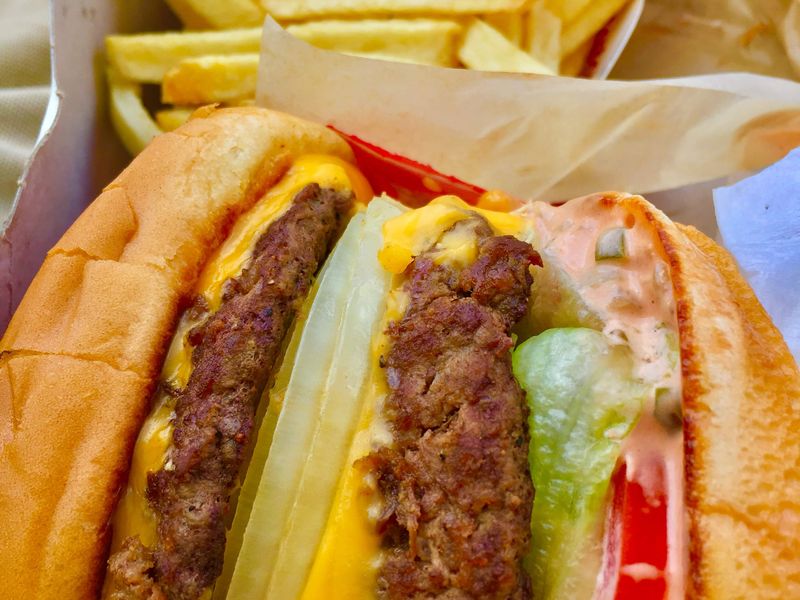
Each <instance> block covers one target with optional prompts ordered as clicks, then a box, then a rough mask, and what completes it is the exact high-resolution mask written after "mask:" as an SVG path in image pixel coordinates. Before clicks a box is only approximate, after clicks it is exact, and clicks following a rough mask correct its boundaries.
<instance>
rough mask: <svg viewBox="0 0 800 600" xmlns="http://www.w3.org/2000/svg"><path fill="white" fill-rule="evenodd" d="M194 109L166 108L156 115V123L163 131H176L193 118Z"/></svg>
mask: <svg viewBox="0 0 800 600" xmlns="http://www.w3.org/2000/svg"><path fill="white" fill-rule="evenodd" d="M194 111H195V109H194V108H166V109H164V110H160V111H158V112H157V113H156V123H158V126H159V127H160V128H161V129H162V130H163V131H174V130H175V129H177V128H178V127H180V126H181V125H183V124H184V123H186V121H188V120H189V117H191V116H192V113H193V112H194Z"/></svg>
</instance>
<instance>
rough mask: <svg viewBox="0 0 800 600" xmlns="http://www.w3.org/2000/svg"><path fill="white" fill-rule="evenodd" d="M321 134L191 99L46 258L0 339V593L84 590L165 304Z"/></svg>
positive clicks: (319, 146)
mask: <svg viewBox="0 0 800 600" xmlns="http://www.w3.org/2000/svg"><path fill="white" fill-rule="evenodd" d="M306 153H327V154H333V155H336V156H339V157H342V158H345V159H352V155H351V151H350V149H349V147H348V146H347V144H346V143H345V142H344V141H343V140H341V138H339V137H338V136H336V135H335V134H334V133H333V132H331V131H330V130H328V129H326V128H324V127H322V126H319V125H315V124H311V123H308V122H305V121H301V120H299V119H295V118H293V117H290V116H288V115H283V114H281V113H276V112H272V111H267V110H265V109H259V108H235V109H222V110H214V109H211V108H208V109H200V110H199V111H197V112H196V113H195V115H194V116H193V118H192V119H191V120H190V121H189V122H188V123H186V124H185V125H184V126H183V127H181V128H179V129H177V130H176V131H174V132H171V133H167V134H164V135H162V136H159V137H158V138H156V139H155V140H154V141H153V142H152V143H151V145H150V146H149V147H148V148H147V149H146V150H145V151H144V152H143V153H142V154H140V155H139V156H138V157H137V158H136V159H135V160H134V161H133V162H132V163H131V165H130V166H129V167H128V168H127V169H125V171H123V172H122V174H120V176H119V177H117V179H116V180H114V182H112V183H111V184H110V185H109V186H108V187H107V188H106V189H105V190H104V191H103V193H102V194H101V195H100V196H99V197H98V198H97V199H96V200H95V201H94V202H93V203H92V204H91V205H90V206H89V207H88V208H87V209H86V210H85V211H84V213H83V214H82V215H81V216H80V217H79V218H78V219H77V221H76V222H75V223H74V224H73V225H72V227H70V229H69V230H68V231H67V232H66V233H65V234H64V236H63V237H62V238H61V240H60V241H59V242H58V243H57V244H56V245H55V246H54V247H53V249H52V250H51V251H50V252H49V253H48V255H47V258H46V259H45V262H44V264H43V265H42V267H41V269H40V271H39V273H38V274H37V275H36V277H35V278H34V280H33V282H32V283H31V286H30V288H29V290H28V292H27V293H26V295H25V297H24V298H23V300H22V302H21V304H20V306H19V308H18V309H17V311H16V313H15V315H14V317H13V318H12V320H11V323H10V324H9V326H8V329H7V331H6V333H5V335H4V337H3V338H2V340H0V564H2V565H4V567H3V572H4V577H3V586H2V587H3V597H6V598H37V599H49V598H61V599H64V598H87V597H95V596H97V594H98V593H99V589H100V586H101V585H102V579H103V575H104V572H105V555H106V552H107V547H108V542H109V533H110V532H109V527H108V524H109V519H110V517H111V513H112V511H113V508H114V505H115V503H116V498H117V494H118V492H119V490H120V488H121V486H122V485H123V484H124V480H125V478H126V476H127V470H128V468H129V463H130V457H131V452H132V448H133V444H134V442H135V439H136V436H137V435H138V432H139V429H140V427H141V424H142V421H143V419H144V417H145V415H146V414H147V412H148V410H149V402H150V395H151V393H152V390H153V385H154V381H155V379H156V377H157V375H158V372H159V370H160V366H161V362H162V361H163V357H164V352H165V346H166V344H167V343H168V340H169V338H170V337H171V334H172V329H173V327H174V323H175V319H176V317H177V314H178V310H179V308H180V306H181V305H182V304H183V303H185V301H186V300H187V296H188V294H189V293H190V291H191V289H192V286H193V283H194V281H195V279H196V278H197V276H198V274H199V270H200V269H201V268H202V266H203V265H204V263H205V262H206V261H207V260H208V258H209V256H210V254H211V252H212V251H213V249H214V248H215V247H217V246H218V245H219V244H220V243H221V241H222V240H223V239H224V237H225V235H226V234H227V231H228V230H229V228H230V226H231V224H232V222H233V221H234V220H235V218H236V217H237V216H238V215H240V214H241V213H243V212H244V211H246V210H247V209H248V208H250V207H251V206H252V205H253V203H254V202H255V201H256V200H257V199H258V198H259V196H260V195H261V194H262V193H263V191H264V190H265V189H267V188H268V187H269V186H270V185H272V184H273V183H274V182H275V181H276V180H277V179H278V178H279V177H280V176H281V175H282V174H283V172H284V171H285V170H286V168H287V167H288V165H289V163H290V162H291V161H292V160H293V159H294V158H295V157H297V156H299V155H301V154H306Z"/></svg>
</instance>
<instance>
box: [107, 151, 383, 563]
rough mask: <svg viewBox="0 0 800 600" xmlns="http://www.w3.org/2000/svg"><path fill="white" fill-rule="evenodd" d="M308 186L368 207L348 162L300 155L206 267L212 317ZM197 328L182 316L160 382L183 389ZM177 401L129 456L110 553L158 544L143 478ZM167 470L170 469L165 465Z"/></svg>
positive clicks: (166, 439) (169, 401)
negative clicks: (132, 540)
mask: <svg viewBox="0 0 800 600" xmlns="http://www.w3.org/2000/svg"><path fill="white" fill-rule="evenodd" d="M310 183H317V184H319V185H320V187H322V188H330V189H334V190H336V191H350V190H352V191H353V192H354V194H355V196H356V200H357V201H358V202H364V203H366V202H368V201H369V200H370V199H371V198H372V190H371V189H370V186H369V183H367V181H366V179H365V178H364V176H363V175H362V174H361V173H360V172H359V171H358V169H356V168H355V167H354V166H353V165H351V164H350V163H348V162H346V161H344V160H342V159H340V158H337V157H335V156H328V155H304V156H301V157H299V158H298V159H297V160H296V161H295V162H294V163H292V165H291V167H290V168H289V170H288V171H287V172H286V174H285V175H284V176H283V178H282V179H281V180H280V181H279V182H278V183H277V184H276V185H275V186H274V187H272V188H271V189H270V190H269V191H268V192H267V193H266V194H265V195H264V197H263V198H261V199H260V200H259V201H258V202H257V203H256V204H255V206H253V208H252V209H250V210H249V211H248V212H247V213H245V214H244V215H243V216H242V217H241V218H239V219H238V220H237V222H236V224H235V225H234V227H233V229H232V231H231V232H230V234H229V236H228V237H227V238H226V240H225V242H224V243H223V244H222V245H221V246H220V247H219V248H218V249H217V250H216V251H215V252H214V254H213V255H212V256H211V259H210V260H209V262H208V263H207V264H206V266H205V267H204V269H203V271H202V273H201V274H200V277H199V278H198V281H197V285H196V287H195V296H202V297H203V298H204V299H205V301H206V304H207V305H208V308H209V311H210V312H211V313H213V312H215V311H216V310H218V309H219V306H220V304H221V301H222V295H223V292H224V285H225V282H227V281H228V280H229V279H232V278H235V277H238V276H239V275H240V274H241V273H242V270H243V269H244V267H245V265H246V264H247V262H248V260H249V259H250V258H251V256H252V253H253V250H254V247H255V244H256V242H257V241H258V239H259V238H260V237H261V236H262V235H263V234H264V233H265V232H266V230H267V228H268V227H269V226H270V225H271V224H272V223H273V222H275V221H276V220H277V219H278V218H279V217H280V216H281V215H283V213H284V212H286V210H287V209H288V208H289V206H290V205H291V203H292V200H293V199H294V197H295V195H296V194H297V193H298V192H299V191H300V190H302V189H303V188H304V187H305V186H307V185H309V184H310ZM196 324H197V323H196V322H195V321H193V320H192V319H191V318H189V316H188V314H184V315H183V316H182V317H181V319H180V321H179V323H178V327H177V328H176V331H175V334H174V336H173V339H172V342H171V343H170V347H169V350H168V351H167V357H166V359H165V360H164V366H163V368H162V374H161V380H162V382H163V383H164V384H166V386H168V387H170V388H172V389H174V390H181V389H183V388H184V387H185V386H186V384H187V382H188V381H189V376H190V375H191V371H192V347H191V345H190V344H189V343H188V340H187V336H188V334H189V331H190V330H191V329H192V327H194V326H195V325H196ZM174 409H175V398H174V397H173V396H171V395H169V394H167V393H165V392H163V391H161V392H159V393H158V394H157V396H156V398H155V401H154V404H153V408H152V410H151V413H150V415H149V416H148V418H147V420H146V421H145V423H144V426H143V427H142V429H141V431H140V432H139V437H138V439H137V441H136V446H135V447H134V451H133V460H132V462H131V471H130V475H129V478H128V485H127V487H126V489H125V491H124V492H123V495H122V497H121V499H120V502H119V504H118V506H117V509H116V511H115V513H114V517H113V529H114V536H113V540H112V552H113V551H115V550H117V549H118V548H119V546H120V545H121V544H122V542H123V541H124V540H125V539H126V538H128V537H131V536H139V539H140V540H141V541H142V543H143V544H144V545H145V546H152V545H153V544H154V543H155V539H156V520H155V515H154V514H153V512H152V510H151V509H150V506H149V504H148V502H147V499H146V496H145V493H146V490H147V474H148V473H150V472H155V471H158V470H160V469H161V468H162V467H164V465H165V463H166V461H167V454H168V450H169V446H170V444H171V443H172V429H173V425H172V418H173V414H174ZM167 468H168V466H167Z"/></svg>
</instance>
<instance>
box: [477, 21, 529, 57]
mask: <svg viewBox="0 0 800 600" xmlns="http://www.w3.org/2000/svg"><path fill="white" fill-rule="evenodd" d="M482 19H483V20H484V21H486V22H487V23H488V24H489V25H491V26H492V27H494V28H495V29H497V31H499V32H500V33H502V34H503V35H504V36H506V38H507V39H508V40H509V41H510V42H511V43H512V44H514V45H515V46H519V47H520V48H521V47H522V42H523V38H524V34H525V27H524V23H523V14H522V13H518V12H516V13H510V12H509V13H495V14H488V15H483V17H482Z"/></svg>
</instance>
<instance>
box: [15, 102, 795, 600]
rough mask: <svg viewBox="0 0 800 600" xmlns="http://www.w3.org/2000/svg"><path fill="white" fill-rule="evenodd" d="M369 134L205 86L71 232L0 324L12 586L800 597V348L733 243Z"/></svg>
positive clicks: (194, 593) (186, 593)
mask: <svg viewBox="0 0 800 600" xmlns="http://www.w3.org/2000/svg"><path fill="white" fill-rule="evenodd" d="M350 141H351V144H352V146H353V148H355V149H356V152H357V155H358V157H359V160H358V164H359V165H360V166H361V168H362V170H361V171H360V170H359V169H358V168H357V167H356V165H355V161H354V155H353V151H352V150H351V147H350V146H349V145H348V144H347V143H346V142H345V140H344V139H343V138H342V137H340V136H339V135H337V134H336V133H334V132H333V131H331V130H329V129H326V128H324V127H321V126H317V125H313V124H310V123H306V122H304V121H301V120H298V119H295V118H292V117H289V116H287V115H282V114H279V113H274V112H270V111H266V110H263V109H256V108H238V109H223V110H214V109H201V110H200V111H199V112H198V113H196V114H195V115H194V118H193V119H192V120H190V121H189V122H188V123H187V124H186V125H185V126H184V127H182V128H179V129H178V130H176V131H175V132H173V133H170V134H165V135H163V136H160V137H159V138H157V139H156V140H155V141H154V142H153V143H152V144H151V146H149V147H148V149H147V150H145V152H143V153H142V154H141V155H140V156H139V157H137V159H136V160H135V161H134V162H133V163H132V164H131V166H130V167H128V169H126V170H125V171H124V172H123V173H122V174H121V175H120V177H119V178H118V179H117V180H115V182H113V183H112V184H111V185H110V186H108V187H107V188H106V190H105V191H104V192H103V194H101V196H100V197H99V198H98V199H97V200H96V201H95V202H94V203H92V204H91V205H90V206H89V207H88V208H87V210H86V212H85V213H84V214H83V215H82V216H81V217H80V218H79V219H78V220H77V221H76V223H75V224H74V225H73V226H72V227H71V228H70V229H69V230H68V231H67V233H66V234H65V235H64V237H63V238H62V239H61V240H60V241H59V242H58V243H57V244H56V245H55V246H54V248H53V250H51V252H50V253H49V254H48V256H47V259H46V260H45V263H44V265H43V266H42V269H41V270H40V272H39V274H38V275H37V276H36V278H35V279H34V282H33V283H32V284H31V287H30V289H29V291H28V293H27V294H26V296H25V298H24V299H23V302H22V303H21V305H20V307H19V309H18V310H17V312H16V314H15V316H14V318H13V319H12V321H11V324H10V325H9V328H8V331H7V332H6V334H5V336H4V337H3V339H2V342H0V352H2V355H0V360H2V374H1V375H0V383H2V386H1V387H2V392H0V409H1V410H2V414H3V427H4V430H3V435H2V437H0V440H2V441H0V455H1V456H2V460H0V481H2V482H3V485H2V487H0V514H2V519H1V520H0V522H2V528H1V529H0V558H2V559H3V562H4V564H6V565H7V567H6V571H7V576H6V581H5V588H6V594H7V595H8V596H9V597H12V598H16V597H20V598H22V597H25V598H32V597H35V598H51V597H53V598H55V597H58V598H84V597H97V596H100V595H102V596H103V597H106V598H115V599H122V598H148V599H151V600H155V599H158V598H169V599H177V598H180V599H184V598H186V599H196V598H236V599H237V600H238V599H247V598H259V599H263V598H276V599H292V598H302V599H304V600H310V599H316V598H336V599H338V598H342V599H344V598H390V599H395V598H397V599H400V598H478V597H482V598H498V599H500V598H537V599H538V598H542V599H545V598H617V599H626V598H679V597H685V596H691V597H698V598H733V597H738V596H740V595H742V594H743V590H747V596H748V597H755V598H762V597H763V598H774V597H794V596H795V595H798V594H800V552H799V551H798V550H797V549H796V539H797V537H798V534H800V505H798V503H797V501H796V498H798V497H800V495H798V492H800V444H798V434H797V433H796V432H797V431H800V429H799V428H798V426H800V415H798V414H797V411H796V407H795V404H796V401H797V399H798V398H800V375H798V370H797V366H796V364H795V363H794V361H793V359H792V357H791V354H790V353H789V351H788V349H787V348H786V345H785V343H784V342H783V340H782V338H781V336H780V333H779V332H778V331H777V330H776V328H775V327H774V325H772V323H771V322H770V320H769V318H768V316H767V315H766V313H765V312H764V310H763V308H762V307H761V306H760V305H759V304H758V301H757V300H756V298H755V296H754V294H753V292H752V291H751V290H750V289H749V287H748V286H747V284H746V283H745V282H744V280H743V278H742V276H741V275H740V274H739V273H738V270H737V269H736V266H735V263H734V262H733V259H732V258H731V257H730V256H729V255H728V254H727V253H725V251H724V250H722V249H721V248H719V247H718V246H717V245H716V244H714V242H713V241H711V240H709V239H708V238H706V237H705V236H703V235H702V234H701V233H699V232H698V231H696V230H694V229H692V228H689V227H684V226H681V225H678V224H675V223H673V222H672V221H670V220H669V219H668V218H667V217H666V216H665V215H664V214H663V213H661V212H660V211H658V210H657V209H656V208H655V207H653V206H652V205H650V204H649V203H648V202H647V201H646V200H644V199H643V198H641V197H640V196H633V195H629V194H621V193H602V194H594V195H591V196H587V197H584V198H578V199H575V200H570V201H568V202H566V203H564V204H563V205H561V206H549V205H545V204H542V203H518V202H515V201H513V200H512V199H509V198H508V197H506V196H503V195H502V194H491V193H490V194H483V195H480V194H477V193H475V194H473V195H472V196H469V197H467V198H466V199H467V200H469V201H470V203H467V202H465V201H464V198H459V197H458V196H457V195H454V194H452V193H451V194H448V192H454V193H455V194H460V193H461V192H463V191H464V190H466V191H468V192H469V193H470V194H472V193H473V192H476V190H477V188H475V187H474V186H468V185H467V184H463V182H455V183H454V184H453V185H450V183H451V182H450V181H449V180H448V179H447V178H444V177H442V176H440V175H438V174H435V173H432V172H428V171H426V169H427V168H426V167H424V166H422V165H419V164H417V163H413V162H411V161H407V160H405V159H402V158H400V157H396V156H393V155H391V154H388V153H385V152H382V151H380V149H375V148H367V149H368V150H369V151H370V155H371V157H372V158H371V160H370V161H365V160H363V159H362V156H363V155H364V152H365V147H367V146H368V145H366V144H365V143H363V142H361V141H360V140H350ZM420 182H421V185H419V184H420ZM426 182H427V184H426ZM431 182H434V185H431ZM392 186H394V188H392ZM417 188H422V189H417ZM432 188H434V189H432ZM393 190H400V191H401V193H399V194H398V196H400V199H401V200H402V201H403V202H398V201H397V200H396V199H393V198H390V197H389V196H387V195H385V194H384V195H383V196H380V197H375V198H373V191H375V192H383V191H393ZM431 192H435V193H434V194H433V195H438V197H436V198H435V199H433V200H430V197H431ZM462 195H463V194H462ZM412 207H413V208H412ZM512 209H513V210H512Z"/></svg>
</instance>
